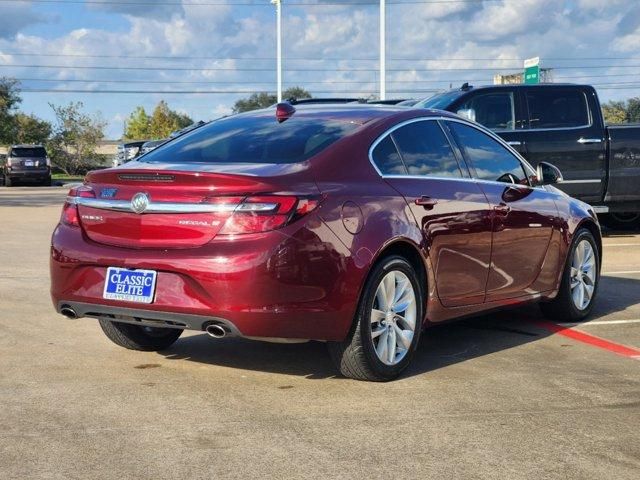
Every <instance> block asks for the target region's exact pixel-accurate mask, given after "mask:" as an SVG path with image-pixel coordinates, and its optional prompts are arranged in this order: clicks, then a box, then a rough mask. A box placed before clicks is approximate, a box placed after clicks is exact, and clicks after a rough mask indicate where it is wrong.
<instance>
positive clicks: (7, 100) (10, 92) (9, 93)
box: [0, 77, 22, 144]
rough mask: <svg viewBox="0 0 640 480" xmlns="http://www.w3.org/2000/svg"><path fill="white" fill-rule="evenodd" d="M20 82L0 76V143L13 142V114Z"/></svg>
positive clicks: (19, 100)
mask: <svg viewBox="0 0 640 480" xmlns="http://www.w3.org/2000/svg"><path fill="white" fill-rule="evenodd" d="M19 87H20V82H18V81H17V80H15V79H13V78H7V77H1V78H0V143H4V144H9V143H14V133H15V118H14V114H15V111H16V109H17V108H18V105H19V104H20V102H22V98H20V88H19Z"/></svg>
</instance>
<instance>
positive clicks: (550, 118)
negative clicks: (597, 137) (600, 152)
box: [526, 88, 591, 129]
mask: <svg viewBox="0 0 640 480" xmlns="http://www.w3.org/2000/svg"><path fill="white" fill-rule="evenodd" d="M526 97H527V106H528V107H529V125H530V128H533V129H536V128H571V127H582V126H586V125H589V124H590V123H591V121H590V118H589V107H588V105H587V98H586V97H585V95H584V93H582V92H579V91H578V92H577V91H575V90H557V89H546V88H541V89H536V90H528V91H527V93H526Z"/></svg>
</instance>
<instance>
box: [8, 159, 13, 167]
mask: <svg viewBox="0 0 640 480" xmlns="http://www.w3.org/2000/svg"><path fill="white" fill-rule="evenodd" d="M11 161H12V159H11V157H9V158H7V167H11V166H12V164H11Z"/></svg>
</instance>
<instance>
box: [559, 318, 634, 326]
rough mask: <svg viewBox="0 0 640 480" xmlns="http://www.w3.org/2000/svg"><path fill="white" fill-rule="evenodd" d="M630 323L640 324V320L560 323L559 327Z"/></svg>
mask: <svg viewBox="0 0 640 480" xmlns="http://www.w3.org/2000/svg"><path fill="white" fill-rule="evenodd" d="M629 323H640V318H634V319H631V320H596V321H594V322H579V323H558V325H560V326H561V327H576V326H578V325H580V326H583V327H586V326H588V325H625V324H629Z"/></svg>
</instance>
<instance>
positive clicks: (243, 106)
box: [233, 87, 313, 113]
mask: <svg viewBox="0 0 640 480" xmlns="http://www.w3.org/2000/svg"><path fill="white" fill-rule="evenodd" d="M282 98H284V99H287V100H288V99H291V98H295V99H296V100H301V99H303V98H313V97H312V96H311V94H310V93H309V92H307V91H306V90H305V89H304V88H302V87H291V88H288V89H286V90H285V91H284V92H282ZM277 101H278V97H277V96H276V95H273V94H270V93H267V92H259V93H252V94H251V96H250V97H249V98H241V99H240V100H238V101H237V102H236V103H235V104H234V105H233V113H242V112H248V111H251V110H258V109H260V108H267V107H269V106H271V105H273V104H274V103H276V102H277Z"/></svg>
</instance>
